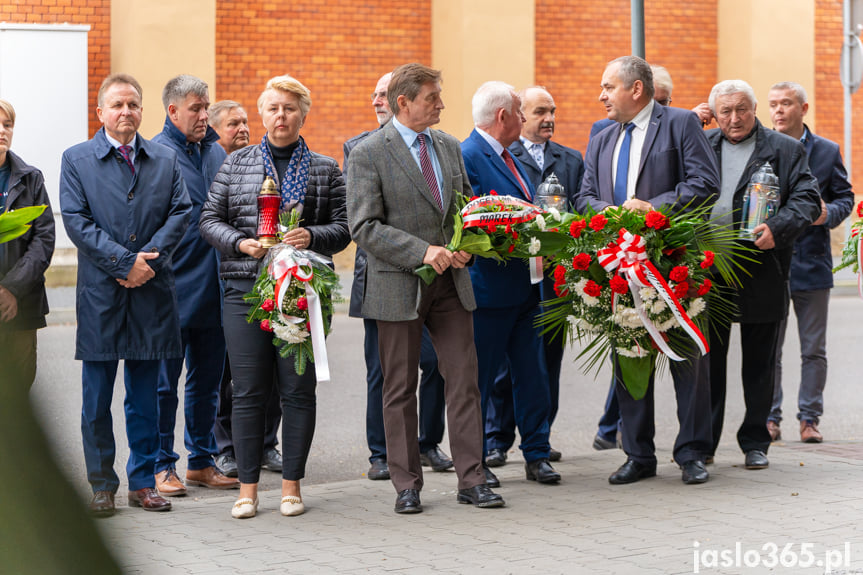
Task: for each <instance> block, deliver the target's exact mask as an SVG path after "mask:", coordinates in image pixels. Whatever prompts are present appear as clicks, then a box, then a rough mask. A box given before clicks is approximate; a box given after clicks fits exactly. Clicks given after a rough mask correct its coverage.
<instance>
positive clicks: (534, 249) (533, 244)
mask: <svg viewBox="0 0 863 575" xmlns="http://www.w3.org/2000/svg"><path fill="white" fill-rule="evenodd" d="M537 219H539V217H537ZM544 226H545V223H543V229H545V228H544ZM541 247H542V243H540V241H539V240H538V239H537V238H530V245H529V246H528V248H527V253H529V254H530V255H532V256H535V255H536V254H538V253H539V249H540V248H541Z"/></svg>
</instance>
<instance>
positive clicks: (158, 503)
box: [129, 487, 171, 511]
mask: <svg viewBox="0 0 863 575" xmlns="http://www.w3.org/2000/svg"><path fill="white" fill-rule="evenodd" d="M129 507H142V508H143V509H144V511H170V510H171V502H170V501H168V500H167V499H165V498H164V497H162V496H161V495H159V492H158V491H156V489H155V488H153V487H145V488H144V489H139V490H137V491H130V492H129Z"/></svg>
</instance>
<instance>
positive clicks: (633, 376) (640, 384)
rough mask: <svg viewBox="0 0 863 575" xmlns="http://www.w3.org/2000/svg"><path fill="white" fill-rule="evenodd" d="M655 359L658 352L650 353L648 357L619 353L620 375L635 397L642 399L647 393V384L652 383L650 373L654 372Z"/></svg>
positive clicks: (630, 393)
mask: <svg viewBox="0 0 863 575" xmlns="http://www.w3.org/2000/svg"><path fill="white" fill-rule="evenodd" d="M655 360H656V354H650V355H648V356H647V357H624V356H622V355H617V363H618V364H619V365H620V376H621V378H622V379H623V384H624V385H625V386H626V390H627V391H628V392H629V395H631V396H632V398H633V399H636V400H638V399H641V398H643V397H644V396H645V395H646V394H647V386H648V385H649V384H650V374H652V373H653V364H654V361H655Z"/></svg>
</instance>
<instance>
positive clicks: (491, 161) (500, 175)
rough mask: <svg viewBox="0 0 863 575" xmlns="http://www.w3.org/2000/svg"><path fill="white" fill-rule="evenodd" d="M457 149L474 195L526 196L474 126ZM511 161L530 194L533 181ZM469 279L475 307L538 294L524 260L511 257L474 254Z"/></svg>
mask: <svg viewBox="0 0 863 575" xmlns="http://www.w3.org/2000/svg"><path fill="white" fill-rule="evenodd" d="M461 153H462V156H463V157H464V166H465V168H466V169H467V175H468V178H469V179H470V185H471V187H472V188H473V193H474V194H475V195H477V196H485V195H488V194H489V193H490V192H491V191H495V192H497V194H498V195H501V196H515V197H517V198H520V199H523V200H528V198H525V197H524V194H523V193H522V190H521V186H520V185H519V184H518V181H517V180H516V179H515V176H513V175H512V172H510V171H509V168H507V167H506V164H505V163H504V161H503V159H502V158H501V157H500V156H499V155H498V154H496V153H495V151H494V149H493V148H492V147H491V146H490V145H489V143H488V142H486V141H485V140H484V139H483V137H482V136H480V135H479V133H478V132H477V131H476V130H473V131H472V132H471V133H470V136H468V137H467V139H466V140H465V141H464V142H462V144H461ZM513 162H514V163H515V166H516V169H517V170H518V173H519V175H520V176H521V179H522V180H523V181H524V183H525V185H526V186H528V188H529V189H530V193H531V195H533V193H534V189H533V184H532V183H531V181H530V178H529V177H528V175H527V172H525V170H524V167H523V166H522V165H521V163H520V162H519V161H518V160H516V159H513ZM470 279H471V281H472V282H473V293H474V297H475V298H476V305H477V306H478V307H492V308H500V307H512V306H518V305H521V304H522V303H524V302H525V301H526V300H527V298H528V297H530V295H531V294H532V293H535V295H536V297H537V298H539V286H538V285H531V283H530V272H529V271H528V267H527V262H526V260H522V259H511V260H509V261H508V262H507V263H506V264H501V263H498V262H497V261H496V260H492V259H488V258H476V261H475V263H474V264H473V265H472V266H471V267H470Z"/></svg>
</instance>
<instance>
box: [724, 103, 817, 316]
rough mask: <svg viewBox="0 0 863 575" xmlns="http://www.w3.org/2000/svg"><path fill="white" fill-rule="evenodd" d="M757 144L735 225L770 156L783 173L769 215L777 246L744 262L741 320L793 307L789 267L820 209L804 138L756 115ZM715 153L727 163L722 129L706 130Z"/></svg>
mask: <svg viewBox="0 0 863 575" xmlns="http://www.w3.org/2000/svg"><path fill="white" fill-rule="evenodd" d="M754 131H755V150H754V151H753V152H752V157H751V158H749V162H748V163H747V164H746V168H745V169H744V170H743V174H742V175H741V176H740V180H738V182H737V187H736V189H735V191H734V203H733V205H732V208H733V210H734V227H735V228H737V227H739V226H740V220H741V213H742V212H741V210H742V207H743V193H744V192H745V191H746V188H747V187H748V186H749V180H750V179H751V178H752V174H754V173H755V172H756V170H758V168H760V167H761V166H762V165H763V164H764V163H765V162H770V166H771V167H772V168H773V173H774V174H776V175H777V176H778V177H779V196H780V198H779V210H778V211H777V212H776V214H775V215H773V216H771V218H770V219H769V220H767V227H769V228H770V231H771V232H772V234H773V239H774V241H775V243H776V247H775V248H773V249H770V250H758V253H756V254H754V259H755V260H756V261H755V262H754V263H752V262H742V263H743V265H744V267H745V268H746V269H747V271H748V272H749V273H748V274H746V273H738V278H739V279H740V281H741V283H742V286H741V287H740V289H739V290H737V294H736V299H737V307H738V313H739V315H738V320H739V321H741V322H747V323H762V322H774V321H780V320H782V319H784V318H785V316H786V315H787V313H788V299H789V295H788V291H789V289H788V273H789V270H790V267H791V252H792V248H793V245H794V240H796V239H797V236H799V235H800V234H801V232H803V230H804V229H806V227H807V226H809V224H811V223H812V222H814V221H815V219H816V218H817V217H818V216H819V214H820V213H821V202H820V201H819V195H818V182H817V181H816V180H815V178H814V177H813V176H812V173H811V172H810V171H809V164H808V160H807V157H806V150H805V149H804V148H803V144H801V143H800V142H799V141H797V140H795V139H794V138H791V137H789V136H786V135H785V134H781V133H779V132H774V131H773V130H768V129H767V128H765V127H764V126H762V125H761V122H759V121H758V120H757V119H756V120H755V129H754ZM707 138H708V140H709V141H710V144H711V146H712V147H713V150H714V153H715V155H716V158H717V159H718V161H719V163H720V164H721V163H722V141H723V140H724V137H723V136H722V131H721V130H720V129H719V128H714V129H713V130H709V131H708V132H707Z"/></svg>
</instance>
